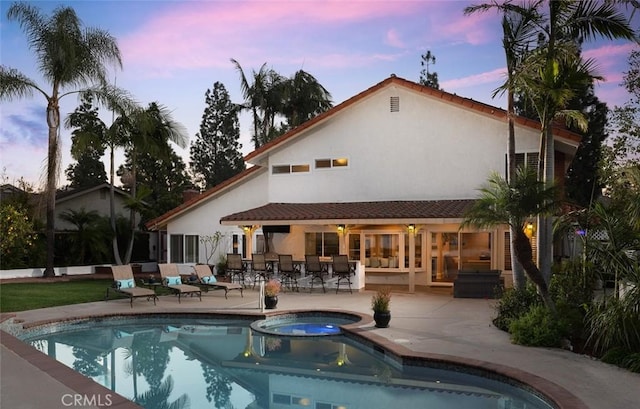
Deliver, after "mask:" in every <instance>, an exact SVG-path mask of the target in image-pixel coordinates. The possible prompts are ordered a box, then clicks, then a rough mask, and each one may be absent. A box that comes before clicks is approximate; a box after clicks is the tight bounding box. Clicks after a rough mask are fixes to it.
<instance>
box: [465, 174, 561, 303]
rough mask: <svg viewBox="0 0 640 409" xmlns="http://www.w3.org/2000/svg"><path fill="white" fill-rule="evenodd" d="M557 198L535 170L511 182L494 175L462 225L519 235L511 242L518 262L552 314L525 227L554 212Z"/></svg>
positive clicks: (549, 300) (518, 176) (517, 176)
mask: <svg viewBox="0 0 640 409" xmlns="http://www.w3.org/2000/svg"><path fill="white" fill-rule="evenodd" d="M554 196H555V189H554V187H553V186H551V185H547V184H545V183H544V182H541V181H539V180H538V178H537V174H536V171H535V170H534V169H532V168H529V167H522V168H518V169H517V170H516V173H515V177H514V178H513V179H512V180H511V181H509V182H507V180H506V179H504V178H503V177H501V176H500V175H499V174H497V173H494V174H492V175H491V176H490V177H489V180H488V183H487V184H486V185H485V186H483V187H482V188H481V189H480V197H479V198H478V199H477V200H476V201H475V202H474V204H473V206H472V207H471V208H470V209H469V211H468V212H467V213H466V214H465V218H464V220H463V222H462V225H461V227H466V226H476V227H478V228H487V227H495V226H500V225H505V224H506V225H509V227H510V228H511V229H512V231H515V232H516V234H515V235H513V236H511V241H512V244H513V249H514V252H515V255H516V257H517V259H518V261H519V262H520V264H521V265H522V267H523V268H524V271H525V272H526V274H527V277H528V278H529V279H530V280H531V281H532V282H533V283H534V284H535V285H536V286H537V288H538V293H539V294H540V296H541V297H542V300H543V302H544V303H545V305H546V306H547V307H548V308H549V309H550V310H552V311H555V305H554V303H553V300H552V299H551V297H550V295H549V288H548V285H547V281H546V280H545V279H544V276H543V275H542V273H541V271H540V269H539V268H538V266H536V263H535V262H534V260H533V251H532V247H531V242H530V240H529V238H528V237H527V235H526V234H525V227H526V225H527V224H528V223H529V221H530V220H531V219H532V218H533V217H535V216H537V215H541V214H551V213H552V212H553V210H554V208H555V206H556V202H555V200H554Z"/></svg>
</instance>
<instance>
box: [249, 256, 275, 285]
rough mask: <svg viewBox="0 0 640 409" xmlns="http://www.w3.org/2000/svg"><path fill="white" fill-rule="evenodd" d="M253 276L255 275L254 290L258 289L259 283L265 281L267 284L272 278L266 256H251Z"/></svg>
mask: <svg viewBox="0 0 640 409" xmlns="http://www.w3.org/2000/svg"><path fill="white" fill-rule="evenodd" d="M251 274H253V288H256V284H257V283H258V282H260V281H263V282H264V283H265V284H266V283H267V281H269V279H270V278H271V269H270V268H269V265H268V264H267V260H266V259H265V256H264V254H255V253H254V254H252V255H251Z"/></svg>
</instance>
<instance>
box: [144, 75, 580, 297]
mask: <svg viewBox="0 0 640 409" xmlns="http://www.w3.org/2000/svg"><path fill="white" fill-rule="evenodd" d="M507 134H508V130H507V124H506V112H505V111H504V110H502V109H499V108H496V107H492V106H489V105H486V104H483V103H480V102H476V101H473V100H470V99H466V98H463V97H460V96H457V95H454V94H450V93H447V92H444V91H440V90H436V89H433V88H429V87H424V86H421V85H419V84H416V83H414V82H411V81H407V80H405V79H402V78H399V77H396V76H395V75H392V76H390V77H389V78H387V79H385V80H384V81H382V82H380V83H378V84H376V85H374V86H372V87H371V88H369V89H367V90H365V91H363V92H361V93H360V94H357V95H355V96H353V97H352V98H350V99H348V100H346V101H345V102H343V103H341V104H339V105H337V106H336V107H334V108H333V109H331V110H329V111H327V112H325V113H323V114H321V115H319V116H317V117H315V118H314V119H312V120H310V121H308V122H306V123H304V124H303V125H301V126H299V127H297V128H295V129H293V130H291V131H290V132H288V133H286V134H285V135H282V136H281V137H280V138H278V139H275V140H273V141H271V142H270V143H268V144H266V145H264V146H262V147H260V148H259V149H256V150H255V151H253V152H251V153H249V154H248V155H247V156H246V157H245V161H246V162H247V164H248V166H250V167H249V168H248V169H247V170H246V171H244V172H243V173H241V174H239V175H236V176H235V177H233V178H231V179H229V180H227V181H226V182H224V183H222V184H220V185H218V186H216V187H214V188H212V189H210V190H208V191H206V192H204V193H203V194H201V195H199V196H198V197H196V198H193V199H192V200H190V201H188V202H186V203H184V204H183V205H181V206H179V207H177V208H175V209H173V210H172V211H170V212H168V213H166V214H164V215H162V216H161V217H159V218H157V219H155V220H152V221H150V222H149V223H148V224H147V227H148V228H149V229H151V230H155V231H159V232H160V233H161V237H163V238H164V239H163V240H162V241H161V246H160V250H161V252H160V253H159V254H158V258H159V260H160V261H161V262H164V261H169V262H174V263H185V264H189V263H198V262H203V260H205V255H204V251H205V249H203V248H202V246H199V238H200V237H201V236H203V235H211V234H213V232H216V231H221V232H222V233H224V234H225V240H224V242H223V243H222V245H221V246H220V247H219V249H218V253H219V254H225V253H227V252H233V253H241V254H242V255H243V256H244V257H247V258H249V257H250V256H251V253H254V252H265V253H268V252H275V253H287V254H292V255H293V257H294V259H298V260H300V259H304V256H305V255H306V254H317V255H320V256H322V257H328V256H331V255H334V254H348V256H349V258H350V259H351V260H356V261H358V262H359V263H358V269H359V271H361V272H362V273H363V274H364V281H365V282H366V283H371V284H383V283H384V284H398V285H404V286H407V287H408V289H409V290H410V291H414V290H415V288H416V286H451V285H452V281H453V280H454V278H455V276H456V273H457V271H458V269H461V268H473V269H497V270H502V271H503V275H504V276H505V277H507V278H508V276H509V273H510V271H509V270H510V269H511V267H510V256H509V238H508V237H509V232H508V229H506V228H496V229H492V230H486V231H484V230H483V231H475V230H462V231H460V229H459V226H460V222H461V220H462V216H463V214H464V212H465V210H466V209H467V208H468V207H469V206H470V205H471V204H472V203H473V200H474V198H475V197H477V195H478V188H479V187H480V186H481V185H482V184H484V183H485V182H486V180H487V177H488V176H489V175H490V173H491V172H493V171H497V172H499V173H501V174H503V175H504V174H505V173H506V155H507ZM554 136H555V158H556V161H555V168H556V174H557V175H558V178H557V179H558V180H562V177H561V176H562V175H564V172H565V171H566V169H567V167H568V166H569V163H570V161H571V158H572V157H573V155H574V152H575V150H576V148H577V146H578V144H579V141H580V137H579V136H578V135H577V134H574V133H571V132H569V131H567V130H565V129H561V128H555V129H554ZM539 137H540V124H539V123H538V122H536V121H531V120H528V119H525V118H517V119H516V150H517V157H518V160H519V161H526V162H528V163H536V162H537V158H538V149H539ZM215 259H216V260H217V257H216V258H215Z"/></svg>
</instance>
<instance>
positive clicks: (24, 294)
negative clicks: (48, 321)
mask: <svg viewBox="0 0 640 409" xmlns="http://www.w3.org/2000/svg"><path fill="white" fill-rule="evenodd" d="M111 283H113V280H73V281H65V282H53V283H51V282H43V283H8V284H1V285H0V311H1V312H16V311H25V310H34V309H37V308H46V307H55V306H59V305H69V304H81V303H85V302H93V301H103V300H104V296H105V293H106V291H107V287H109V286H110V285H111ZM111 294H113V295H111ZM111 294H110V298H115V297H118V295H115V293H111Z"/></svg>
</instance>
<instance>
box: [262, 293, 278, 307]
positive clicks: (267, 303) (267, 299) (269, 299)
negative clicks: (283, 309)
mask: <svg viewBox="0 0 640 409" xmlns="http://www.w3.org/2000/svg"><path fill="white" fill-rule="evenodd" d="M276 305H278V296H277V295H265V296H264V308H266V309H267V310H272V309H274V308H276Z"/></svg>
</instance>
